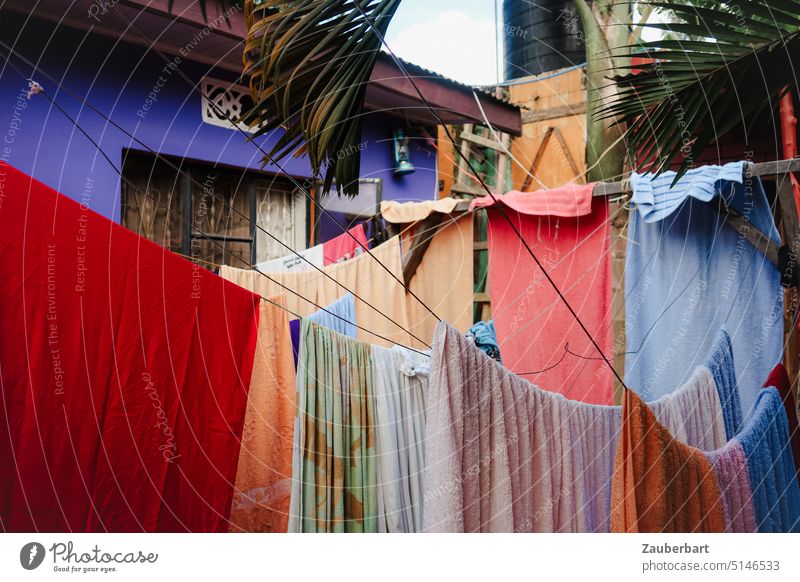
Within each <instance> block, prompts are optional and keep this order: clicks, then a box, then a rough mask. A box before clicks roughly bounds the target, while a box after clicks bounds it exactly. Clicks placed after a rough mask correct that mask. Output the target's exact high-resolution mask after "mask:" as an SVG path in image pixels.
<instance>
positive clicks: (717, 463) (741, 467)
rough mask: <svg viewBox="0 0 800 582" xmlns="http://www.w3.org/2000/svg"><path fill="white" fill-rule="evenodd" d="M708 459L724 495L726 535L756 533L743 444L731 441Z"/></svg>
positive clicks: (710, 454)
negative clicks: (729, 533) (727, 533)
mask: <svg viewBox="0 0 800 582" xmlns="http://www.w3.org/2000/svg"><path fill="white" fill-rule="evenodd" d="M706 457H707V458H708V460H709V461H711V466H712V467H713V468H714V473H715V474H716V475H717V482H718V483H719V488H720V492H721V494H722V511H723V513H724V515H725V531H727V532H735V533H755V532H756V531H757V529H756V514H755V510H754V508H753V493H752V491H751V489H750V474H749V473H748V471H747V456H746V455H745V452H744V449H743V448H742V445H741V443H739V441H737V440H735V439H734V440H731V441H730V442H729V443H728V444H727V445H725V446H724V447H722V448H721V449H718V450H716V451H712V452H707V453H706Z"/></svg>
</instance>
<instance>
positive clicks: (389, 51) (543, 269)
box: [353, 2, 628, 390]
mask: <svg viewBox="0 0 800 582" xmlns="http://www.w3.org/2000/svg"><path fill="white" fill-rule="evenodd" d="M353 5H354V6H355V7H356V8H357V9H358V11H359V12H360V13H361V15H362V16H363V17H364V19H365V20H366V21H367V23H369V25H370V28H372V31H373V32H374V33H375V35H376V36H377V37H378V39H380V41H381V43H382V44H383V46H384V47H385V48H386V51H387V52H388V53H389V55H390V56H391V57H392V59H393V60H394V62H395V64H396V65H397V67H398V68H399V69H400V71H401V72H402V73H403V76H404V77H405V78H406V79H407V80H408V81H409V83H411V86H412V87H414V90H415V91H416V93H417V94H418V95H419V98H420V99H421V100H422V102H423V103H424V104H425V106H426V107H427V109H428V110H429V111H430V112H431V113H432V114H433V115H434V116H435V117H436V119H437V120H438V121H439V123H440V124H441V125H442V128H443V129H444V132H445V133H446V134H447V137H448V139H450V141H451V142H452V143H453V148H454V149H455V150H456V151H458V154H459V155H461V151H460V150H458V148H456V147H455V140H454V139H453V136H452V134H451V133H450V130H449V129H448V128H447V125H446V124H445V123H444V120H443V119H442V118H441V116H440V115H439V114H438V112H436V111H435V110H434V109H433V107H431V105H430V103H428V100H427V99H425V96H424V95H423V94H422V92H421V91H420V89H419V87H417V84H416V82H415V81H414V79H413V78H412V77H411V75H409V74H408V72H407V71H406V69H405V67H404V66H403V64H402V62H400V59H398V58H397V56H396V55H395V54H394V52H393V51H392V49H391V48H390V47H389V45H388V43H387V42H386V39H385V38H384V36H383V34H382V33H381V31H380V30H379V29H378V27H376V26H375V24H374V23H373V22H372V20H371V19H370V18H369V17H368V16H367V14H366V13H365V12H364V10H363V9H362V8H361V5H360V4H359V3H358V2H354V3H353ZM462 159H463V160H464V161H465V162H466V164H467V165H468V166H469V168H470V170H471V171H472V172H473V173H476V171H475V169H474V168H473V167H472V163H471V162H470V161H469V159H468V158H467V157H466V156H463V155H462ZM478 180H479V182H480V184H481V187H483V189H484V190H485V191H486V193H487V194H488V195H489V197H490V198H491V199H492V201H493V202H494V203H495V207H497V209H498V210H499V211H500V213H501V214H502V215H503V218H505V220H506V222H508V224H509V226H510V227H511V229H512V230H513V231H514V233H515V234H516V236H517V238H519V240H520V242H521V243H522V244H523V246H524V247H525V250H526V251H528V254H529V255H530V256H531V258H532V259H533V260H534V262H535V263H536V266H538V267H539V269H540V270H541V271H542V273H543V274H544V276H545V278H546V279H547V281H548V282H549V283H550V285H551V286H552V287H553V289H554V290H555V292H556V293H557V294H558V296H559V297H560V298H561V299H562V301H563V302H564V306H565V307H566V308H567V310H568V311H569V312H570V314H571V315H572V317H574V318H575V321H577V322H578V325H579V326H580V328H581V329H582V330H583V332H584V333H585V334H586V336H587V337H588V338H589V341H590V342H592V345H593V346H594V348H595V349H596V350H597V352H598V353H599V354H600V355H601V356H602V357H603V361H604V362H605V363H606V365H607V366H608V367H609V368H610V369H611V371H612V372H613V374H614V376H615V377H616V378H617V380H618V381H619V383H620V385H621V386H622V387H623V388H624V389H625V390H627V389H628V386H627V385H626V384H625V382H624V381H623V380H622V377H621V376H620V375H619V373H618V372H617V371H616V370H615V369H614V366H613V365H612V364H611V362H610V361H609V359H608V357H607V356H606V355H605V354H604V353H603V350H601V349H600V346H599V344H598V343H597V341H596V340H595V339H594V337H593V336H592V334H591V333H589V330H588V329H587V328H586V326H585V325H584V323H583V321H581V319H580V317H578V314H577V313H576V312H575V310H574V309H573V308H572V306H571V305H570V304H569V301H567V298H566V297H564V295H563V294H562V293H561V291H560V290H559V288H558V285H556V283H555V281H553V279H552V277H550V274H549V273H548V272H547V271H546V270H545V268H544V266H543V265H542V263H541V262H540V261H539V259H538V257H537V256H536V255H535V254H534V252H533V250H532V249H531V247H530V245H528V243H527V242H526V241H525V239H524V238H523V237H522V235H521V234H520V232H519V230H518V229H517V226H516V225H515V224H514V221H512V220H511V218H510V217H509V216H508V214H507V213H506V211H505V209H504V208H503V205H502V204H498V202H497V197H495V195H494V194H492V191H491V190H490V189H489V187H488V186H487V185H486V182H484V180H483V179H482V178H481V177H480V176H478Z"/></svg>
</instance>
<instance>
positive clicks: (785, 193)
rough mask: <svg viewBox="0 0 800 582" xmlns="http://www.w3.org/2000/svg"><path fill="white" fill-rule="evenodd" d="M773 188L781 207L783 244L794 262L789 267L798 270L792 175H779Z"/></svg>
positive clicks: (799, 237) (799, 241)
mask: <svg viewBox="0 0 800 582" xmlns="http://www.w3.org/2000/svg"><path fill="white" fill-rule="evenodd" d="M775 187H776V189H777V192H778V204H780V207H781V219H782V222H783V233H784V236H785V237H786V240H784V241H783V244H785V245H786V246H788V247H789V252H790V253H791V257H790V258H791V259H792V260H793V261H794V262H795V264H794V265H791V266H790V267H791V268H796V269H800V264H799V263H800V223H798V215H797V206H796V204H795V200H794V186H793V184H792V175H791V174H780V175H779V176H778V177H777V182H776V185H775Z"/></svg>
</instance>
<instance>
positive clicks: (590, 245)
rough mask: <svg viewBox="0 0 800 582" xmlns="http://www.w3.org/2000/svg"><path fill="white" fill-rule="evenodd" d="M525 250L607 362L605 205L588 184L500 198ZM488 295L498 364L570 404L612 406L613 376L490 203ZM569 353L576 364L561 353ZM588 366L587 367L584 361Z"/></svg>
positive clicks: (484, 201)
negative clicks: (529, 375)
mask: <svg viewBox="0 0 800 582" xmlns="http://www.w3.org/2000/svg"><path fill="white" fill-rule="evenodd" d="M498 202H499V203H500V204H502V205H503V206H504V207H505V212H506V214H508V215H509V217H510V218H511V221H512V222H513V223H514V225H515V227H516V229H517V230H518V231H519V233H520V234H521V235H522V238H523V239H524V241H525V243H527V245H528V246H529V247H530V248H531V250H532V251H533V253H534V254H535V255H536V257H537V258H538V259H539V261H540V262H541V263H542V265H543V267H544V269H545V270H546V272H547V273H548V274H549V275H550V276H551V277H552V279H553V281H554V282H555V284H556V285H557V286H558V288H559V289H560V290H561V292H562V293H563V295H564V297H566V299H567V301H568V302H569V304H570V305H571V306H572V307H573V309H575V311H576V312H577V314H578V317H580V319H581V321H582V322H583V323H584V324H585V325H586V327H587V329H588V330H589V333H591V334H592V336H593V337H594V339H595V341H596V342H597V343H598V345H599V346H600V349H601V350H602V351H603V353H604V354H605V355H606V356H607V357H608V358H612V357H613V354H612V348H613V346H612V321H611V259H610V254H609V245H610V234H609V229H610V223H609V216H608V201H607V200H606V199H605V198H601V197H596V198H593V197H592V184H586V185H580V186H579V185H575V184H568V185H566V186H563V187H561V188H556V189H553V190H540V191H538V192H517V191H514V192H510V193H509V194H506V195H505V196H499V197H498ZM471 208H486V209H487V210H488V215H489V288H490V293H491V299H492V316H493V317H494V321H495V325H496V327H497V339H498V340H499V342H500V351H501V352H502V354H503V363H504V364H505V365H506V366H507V367H508V368H509V369H510V370H511V371H513V372H515V373H517V374H527V373H529V372H534V371H540V370H541V372H539V373H538V374H537V375H536V380H537V382H539V383H540V384H541V385H542V386H545V387H546V388H547V389H548V390H553V391H555V392H558V393H560V394H564V395H565V396H567V397H568V398H570V399H572V400H581V401H584V402H588V403H591V404H611V403H612V400H613V390H614V376H613V374H612V373H611V371H610V370H609V368H608V367H607V366H606V364H605V362H603V360H602V359H601V358H600V354H598V353H597V350H596V349H595V348H594V347H593V346H592V344H591V342H590V341H589V339H588V338H587V337H586V334H585V333H584V332H583V330H581V328H580V326H579V325H578V322H577V321H576V320H575V318H574V317H573V316H572V315H571V314H570V312H569V310H568V309H567V307H566V306H565V304H564V301H563V300H562V299H561V298H560V297H559V295H558V293H557V292H556V291H555V290H554V289H553V287H552V286H551V285H550V283H549V282H548V281H547V279H546V277H545V273H544V272H543V271H542V270H541V269H539V268H538V267H537V266H536V263H535V262H534V260H533V259H532V258H531V257H530V255H529V254H528V252H527V250H526V249H525V247H524V246H523V244H522V242H521V241H520V239H519V237H518V236H517V234H516V233H515V232H514V229H513V228H512V227H511V226H510V225H509V224H508V221H506V219H505V218H504V217H503V216H502V215H501V213H500V211H499V209H497V208H496V207H495V205H494V202H493V201H492V200H491V199H489V198H479V199H476V200H474V201H473V202H472V206H471ZM567 344H569V350H570V351H571V352H573V353H575V354H578V355H579V356H585V357H584V358H581V357H578V356H575V355H572V354H570V353H568V352H566V346H567ZM586 358H590V359H586Z"/></svg>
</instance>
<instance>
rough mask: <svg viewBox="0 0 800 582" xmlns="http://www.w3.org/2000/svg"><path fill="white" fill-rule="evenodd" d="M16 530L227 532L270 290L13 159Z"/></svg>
mask: <svg viewBox="0 0 800 582" xmlns="http://www.w3.org/2000/svg"><path fill="white" fill-rule="evenodd" d="M0 261H1V262H2V265H3V270H4V272H3V275H2V277H0V322H2V328H0V390H1V391H0V529H2V530H5V531H49V532H64V531H74V532H82V531H89V532H94V531H101V532H102V531H112V532H139V531H147V532H152V531H201V532H214V531H227V527H228V524H227V517H228V515H229V512H230V505H231V497H232V493H233V483H234V479H235V473H236V464H237V459H238V456H239V443H240V441H241V435H242V424H243V419H244V411H245V405H246V401H247V391H248V388H249V381H250V374H251V370H252V365H253V354H254V350H255V340H256V330H257V325H258V297H257V296H256V295H254V294H252V293H250V292H248V291H245V290H244V289H241V288H239V287H237V286H235V285H232V284H230V283H228V282H227V281H224V280H222V279H221V278H219V277H217V276H216V275H214V274H212V273H210V272H208V271H206V270H204V269H202V268H199V267H197V266H196V265H193V264H192V263H190V262H189V261H186V260H184V259H182V258H180V257H178V256H177V255H174V254H172V253H170V252H169V251H167V250H165V249H163V248H162V247H160V246H158V245H156V244H154V243H152V242H150V241H147V240H145V239H143V238H141V237H139V236H138V235H136V234H134V233H133V232H131V231H129V230H127V229H126V228H124V227H122V226H120V225H118V224H116V223H114V222H111V221H109V220H107V219H105V218H103V217H102V216H100V215H98V214H95V213H94V212H92V211H91V210H89V209H88V208H87V207H86V206H84V205H80V204H78V203H77V202H75V201H73V200H71V199H69V198H68V197H66V196H63V195H60V194H59V193H58V192H56V191H55V190H52V189H51V188H48V187H47V186H45V185H44V184H41V183H40V182H37V181H36V180H34V179H32V178H30V177H29V176H27V175H25V174H23V173H21V172H19V171H18V170H16V169H14V168H12V167H10V166H8V165H7V164H2V163H0Z"/></svg>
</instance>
